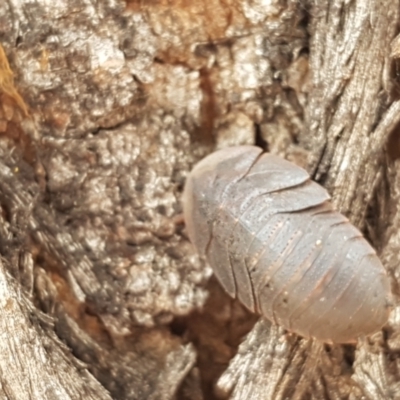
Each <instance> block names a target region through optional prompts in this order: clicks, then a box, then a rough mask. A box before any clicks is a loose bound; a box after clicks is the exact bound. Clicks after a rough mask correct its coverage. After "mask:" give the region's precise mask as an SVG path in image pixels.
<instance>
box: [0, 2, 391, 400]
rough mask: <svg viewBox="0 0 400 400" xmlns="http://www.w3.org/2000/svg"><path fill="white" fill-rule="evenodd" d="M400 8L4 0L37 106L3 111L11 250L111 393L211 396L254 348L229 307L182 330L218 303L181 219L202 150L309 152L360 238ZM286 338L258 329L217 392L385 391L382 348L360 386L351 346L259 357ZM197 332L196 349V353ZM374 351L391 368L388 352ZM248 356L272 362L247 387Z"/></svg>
mask: <svg viewBox="0 0 400 400" xmlns="http://www.w3.org/2000/svg"><path fill="white" fill-rule="evenodd" d="M398 9H399V8H398V4H397V2H389V1H385V2H383V3H382V2H377V1H373V2H368V4H367V3H365V2H363V1H361V0H360V1H355V2H350V3H349V2H339V3H335V4H334V6H333V7H331V8H330V7H328V2H327V1H325V2H323V3H318V4H317V5H315V7H312V8H310V5H309V4H308V3H305V2H298V1H297V0H296V1H294V0H293V1H291V0H289V1H285V0H273V1H267V0H256V1H250V0H228V1H219V0H209V1H207V2H202V1H196V2H179V1H177V2H166V1H165V2H164V1H162V0H159V1H152V2H146V1H131V2H129V4H125V3H124V2H122V1H111V0H101V1H94V0H83V1H68V2H49V1H45V0H29V1H28V0H5V1H2V2H0V43H1V44H2V45H3V46H4V48H5V51H6V54H7V57H8V59H9V61H10V64H11V68H12V70H13V71H14V73H15V82H16V86H17V89H18V91H19V93H21V95H22V97H23V98H24V100H25V101H26V103H27V104H28V106H29V109H30V116H29V117H28V118H25V117H24V116H23V115H22V113H20V112H18V109H17V107H16V106H15V105H14V107H13V106H12V102H11V103H10V102H7V101H6V100H5V98H4V96H2V97H1V101H0V106H1V107H0V131H1V140H0V142H1V146H0V148H1V154H0V175H1V179H0V204H1V207H2V209H1V213H0V216H1V218H2V224H1V227H0V235H1V240H0V252H1V255H2V256H3V257H4V258H6V259H7V261H11V262H8V263H7V264H6V265H7V268H8V269H9V272H11V273H12V274H13V275H14V276H15V277H17V278H18V279H19V282H21V283H22V285H23V288H24V291H25V292H26V293H25V295H26V296H27V297H30V298H31V299H32V300H33V301H35V304H37V305H38V306H40V307H41V308H42V309H43V310H44V311H46V312H47V313H48V314H50V315H51V316H53V317H54V323H55V327H56V331H57V333H58V335H59V336H60V337H61V338H62V339H63V340H64V341H65V342H66V343H67V344H68V345H69V346H70V347H71V349H72V351H73V354H74V355H75V356H77V357H78V358H81V359H83V360H85V362H86V363H87V368H88V369H89V371H90V372H92V373H93V375H94V376H95V377H96V379H98V380H99V381H100V382H101V384H102V385H104V386H105V387H106V388H107V389H108V390H110V391H111V392H112V397H113V398H115V399H137V398H143V399H147V398H162V399H169V398H172V397H173V396H174V395H175V394H176V396H177V397H179V396H181V397H182V398H185V397H184V396H185V394H184V393H191V395H190V396H191V397H189V398H201V396H202V393H201V392H200V379H202V380H204V379H205V378H204V377H205V376H206V374H207V373H208V372H209V371H212V373H213V374H214V375H213V376H212V377H211V378H210V379H209V381H208V383H209V384H210V386H211V385H212V384H213V383H214V382H215V381H216V379H217V378H218V374H219V373H220V371H221V368H220V367H221V365H222V366H224V365H225V364H224V363H225V362H226V360H227V359H228V360H229V358H230V357H232V355H233V354H234V352H235V344H234V343H235V340H231V339H232V338H231V336H233V337H239V336H240V337H241V336H242V335H243V331H241V329H240V327H239V326H238V325H235V321H243V320H244V319H245V317H244V315H245V313H244V312H243V311H242V312H241V317H240V318H242V319H240V318H239V319H238V317H237V315H235V311H234V310H235V309H236V308H235V307H230V306H229V304H230V303H229V302H228V300H226V299H225V300H221V304H223V305H222V306H221V307H218V308H217V307H213V299H210V302H211V303H210V304H211V305H210V307H209V308H208V310H209V311H208V312H209V313H210V314H212V318H211V317H210V314H196V315H197V316H196V318H197V319H196V318H194V319H193V320H191V319H190V318H189V319H186V317H185V316H186V315H187V314H188V313H190V312H195V313H196V312H197V311H196V310H198V308H199V307H201V306H202V304H203V303H204V301H205V299H206V297H207V287H206V281H207V279H208V277H209V276H210V269H209V268H208V267H207V266H206V265H205V263H204V262H202V261H200V260H199V258H198V257H197V255H196V254H195V251H194V250H193V249H192V247H191V246H190V245H189V243H188V241H187V238H186V237H185V233H184V229H183V225H182V224H181V223H180V221H179V219H180V213H181V206H180V196H181V191H182V186H183V183H184V180H185V177H186V175H187V174H188V172H189V170H190V169H191V167H192V165H193V164H194V162H195V161H197V160H198V159H200V158H201V157H203V156H204V155H205V154H208V153H209V152H211V151H213V150H214V149H215V148H222V147H225V146H228V145H237V144H244V143H247V144H249V143H254V142H255V141H257V142H258V143H259V144H261V145H263V146H264V147H265V148H268V149H269V150H270V151H271V152H273V153H277V154H280V155H284V156H286V157H287V158H289V159H291V160H294V161H296V162H298V163H299V164H301V165H303V166H304V165H305V163H306V162H305V160H306V156H307V153H306V152H305V151H304V150H303V148H302V147H300V146H299V145H298V143H299V141H300V142H301V143H306V144H307V145H308V149H309V151H310V154H311V158H312V168H313V169H314V170H315V171H317V175H318V176H319V177H320V178H321V180H323V181H326V182H327V184H328V187H329V188H330V189H332V188H333V194H334V201H335V203H336V204H338V205H339V207H340V208H341V209H342V210H343V211H346V212H347V211H349V210H350V209H351V215H352V220H353V221H356V222H360V223H359V225H362V221H364V216H365V208H364V207H361V205H362V206H364V200H363V199H365V204H366V203H367V202H369V200H370V199H371V196H372V194H371V196H370V192H371V190H370V188H371V187H372V186H375V185H376V184H377V182H378V181H379V176H381V175H379V171H380V172H382V171H381V170H380V169H379V168H377V165H378V164H379V161H380V160H381V158H380V155H382V143H384V141H385V138H386V137H387V134H388V132H389V131H390V130H391V129H392V128H393V126H394V124H395V123H396V121H397V120H396V118H397V117H396V116H397V115H398V114H399V113H398V112H397V108H396V107H398V104H397V105H396V103H393V104H394V106H393V107H392V108H389V111H388V112H387V113H386V114H385V117H383V118H382V115H383V114H384V112H385V110H386V109H387V107H388V106H389V105H390V101H391V100H390V98H389V97H388V96H387V93H389V89H390V87H391V81H390V75H389V74H388V71H390V69H389V66H390V61H389V59H388V54H389V52H390V51H389V50H388V51H387V52H386V50H385V49H386V48H388V47H389V42H390V40H391V39H392V37H393V36H394V33H395V32H394V30H395V26H396V23H397V11H398ZM327 10H330V13H328V14H327V15H325V14H324V13H325V12H328V11H327ZM343 10H346V11H343ZM382 10H384V12H382ZM343 15H344V16H347V15H348V18H347V17H346V18H344V19H342V18H341V16H343ZM319 22H321V23H319ZM325 26H327V29H326V30H325ZM354 26H358V27H360V30H358V31H354ZM371 26H372V27H373V29H370V27H371ZM358 33H360V34H358ZM350 39H351V40H350ZM309 41H310V42H311V64H310V66H311V67H310V68H309V62H308V53H309ZM347 44H348V46H349V47H346V46H347ZM352 49H353V50H354V51H352ZM339 50H340V51H339ZM341 50H343V51H341ZM343 54H344V56H343V58H340V59H339V58H335V57H341V55H343ZM386 55H387V56H386ZM310 74H311V79H309V78H310ZM369 79H371V80H369ZM348 83H350V84H351V85H350V86H349V88H350V89H346V88H347V86H346V85H347V84H348ZM364 87H365V88H366V90H365V91H364V89H363V88H364ZM371 88H372V89H371ZM353 89H354V90H353ZM355 89H357V90H355ZM343 93H344V94H345V96H344V97H343V98H342V97H341V96H342V94H343ZM352 94H354V95H353V96H352ZM309 96H311V97H309ZM309 99H311V100H309ZM342 99H344V100H345V101H343V102H342V101H341V100H342ZM359 100H360V101H361V103H360V102H359ZM353 102H354V103H353ZM309 103H310V104H311V105H312V107H311V108H310V106H309ZM360 104H361V105H362V107H361V106H360ZM331 110H338V111H339V112H338V113H337V114H334V115H333V116H332V114H331ZM359 110H361V112H359ZM305 116H306V126H307V129H303V127H304V118H305ZM353 120H356V121H357V123H354V124H352V123H351V121H353ZM371 132H372V134H370V133H371ZM366 137H368V138H369V139H368V144H367V145H365V146H364V144H365V143H366V142H365V141H366ZM324 149H326V151H324ZM335 149H336V150H335ZM360 149H363V152H362V157H361V158H360V157H359V153H360V151H359V150H360ZM343 152H344V153H345V157H344V158H343V157H342V155H343V154H344V153H343ZM377 155H378V156H377ZM320 159H321V160H322V163H321V165H320V167H319V160H320ZM342 160H345V161H346V162H347V164H346V162H343V163H342ZM349 160H350V161H349ZM349 162H350V164H351V165H353V164H352V163H353V162H354V163H355V164H354V168H353V167H352V168H351V171H350V172H351V173H348V174H346V171H345V169H344V167H343V166H346V165H349V164H348V163H349ZM328 166H329V167H328ZM364 166H365V168H364ZM360 173H361V175H363V174H364V175H363V176H361V175H360ZM325 174H327V175H325ZM337 177H338V181H337V185H336V186H335V182H336V178H337ZM343 188H345V193H344V192H343V190H344V189H343ZM355 194H356V200H357V201H356V203H355V206H354V208H353V207H350V205H351V201H350V200H351V199H352V197H353V196H354V195H355ZM378 235H379V232H378ZM18 260H25V261H23V262H22V261H21V262H20V263H18V262H17V261H18ZM29 260H30V261H29ZM34 278H35V279H34ZM221 296H222V294H221ZM394 315H397V314H394ZM207 319H209V320H210V321H226V322H225V323H224V326H229V327H230V328H229V332H228V333H226V332H225V331H224V332H225V333H224V335H225V336H224V335H222V334H221V332H222V331H221V329H222V328H221V326H220V325H218V324H215V323H213V322H211V323H210V326H211V327H212V329H210V332H208V330H207V329H208V328H207V329H206V328H204V330H201V329H202V328H200V325H201V324H199V323H198V322H194V323H193V325H191V323H192V322H190V321H199V320H201V321H203V320H207ZM394 326H395V325H394ZM213 329H214V330H213ZM188 331H189V333H188ZM20 332H21V333H20V334H21V335H22V336H21V337H25V335H26V334H27V333H26V332H25V331H23V330H20ZM274 332H275V331H269V327H268V326H266V325H265V324H264V323H262V322H260V323H259V324H258V325H257V328H255V330H254V331H253V332H252V333H251V334H250V336H249V337H248V338H247V340H246V341H245V342H244V343H243V346H242V347H241V350H240V352H239V353H238V355H237V356H236V358H235V359H234V360H233V361H232V364H231V367H230V368H229V369H228V370H227V375H224V376H223V377H222V378H221V379H222V380H224V379H225V382H227V381H228V383H227V384H226V385H225V386H224V387H225V388H228V387H229V388H234V391H233V392H232V394H231V397H232V398H240V396H239V397H237V396H238V394H239V393H244V392H243V391H246V390H247V389H248V384H249V383H251V381H254V382H261V383H260V385H257V386H252V387H251V388H250V389H249V390H248V391H247V392H246V397H247V398H249V399H250V398H257V396H264V397H265V398H274V399H279V398H284V395H286V394H288V393H289V395H291V393H293V392H291V390H292V389H293V388H294V389H296V387H298V388H299V389H298V390H299V391H298V392H297V393H300V394H296V393H295V394H294V395H293V396H292V398H294V399H296V398H301V396H303V395H304V396H309V397H308V398H318V399H321V398H332V397H335V398H346V396H347V398H351V396H353V398H360V396H358V395H360V393H364V394H365V396H367V394H366V393H378V391H377V392H373V391H371V390H370V388H372V387H378V388H382V387H384V386H385V380H384V379H383V378H382V374H383V375H384V374H385V372H383V370H381V369H379V368H380V367H378V369H376V368H377V367H376V365H377V364H376V363H373V362H371V360H373V359H374V358H373V357H372V355H371V356H370V355H369V354H370V353H371V352H370V349H369V348H367V347H360V353H356V354H361V349H367V350H365V352H364V353H362V354H363V357H361V356H360V358H359V359H357V360H360V363H358V362H359V361H357V362H356V363H355V366H356V367H355V368H356V375H357V377H356V378H355V379H351V378H350V377H351V375H352V373H353V370H352V366H351V356H348V354H347V353H346V351H344V350H343V349H342V348H333V349H331V351H330V352H328V351H326V356H324V357H322V358H316V357H315V355H316V354H319V353H318V352H317V350H316V349H317V348H318V346H316V345H315V344H310V343H308V342H304V343H303V342H300V343H303V344H298V343H299V342H297V341H296V340H294V339H293V342H291V343H293V347H290V346H289V347H287V346H286V347H285V348H286V349H287V350H288V351H286V350H285V351H283V352H281V353H279V354H280V355H281V356H282V359H281V360H280V361H279V359H278V353H277V352H276V351H275V350H273V352H272V354H273V355H272V356H271V357H272V360H270V361H271V362H272V364H271V363H270V361H268V360H267V361H266V363H265V364H263V360H264V358H263V354H264V353H265V352H264V350H265V348H263V346H264V345H263V343H264V344H265V343H270V345H268V346H269V348H271V349H275V348H276V346H278V347H279V345H278V344H276V343H281V342H279V341H283V342H285V341H286V340H287V339H286V338H285V337H282V336H279V334H280V333H279V332H275V333H274ZM193 333H196V334H197V335H198V336H197V338H198V340H197V341H195V340H194V339H193V343H194V344H195V345H196V346H197V348H196V349H195V348H194V347H193V346H192V345H191V344H190V343H188V342H187V341H188V340H189V339H188V338H191V337H192V336H191V335H192V334H193ZM291 340H292V339H291ZM277 341H278V342H277ZM202 343H207V345H208V346H209V347H208V348H207V351H205V352H204V353H202V352H203V350H204V347H202ZM251 343H259V350H257V349H255V348H254V347H252V345H251ZM374 343H378V344H377V345H376V347H375V348H374V351H375V353H374V354H377V357H378V358H379V359H380V360H381V363H380V364H379V366H382V365H385V360H386V358H385V356H384V354H385V353H384V349H385V343H386V342H382V343H381V342H379V341H378V342H374ZM10 346H11V344H10ZM51 346H54V347H55V349H56V350H54V351H57V349H58V348H59V347H60V342H59V341H58V342H57V341H55V342H54V344H52V345H51ZM51 346H50V348H51ZM299 346H300V347H299ZM395 346H396V345H395V344H393V348H395ZM6 347H7V346H6ZM196 351H197V352H198V355H201V356H202V357H203V358H202V359H203V360H204V359H207V357H208V359H209V360H213V361H212V362H214V364H207V363H204V364H202V366H201V368H200V372H199V374H196V373H195V372H193V371H196V370H195V369H192V371H191V372H189V370H190V369H191V368H192V366H193V365H194V364H193V363H194V362H195V356H196ZM318 351H319V350H318ZM363 351H364V350H363ZM393 354H394V353H393ZM244 355H246V357H248V360H249V361H250V364H246V365H249V367H248V368H250V369H251V366H252V365H254V366H255V365H264V366H265V368H264V367H263V368H259V369H258V370H253V373H254V374H253V375H248V377H249V379H250V377H251V379H250V380H249V379H247V378H246V373H244V372H242V373H241V374H237V373H236V372H235V371H237V370H236V367H237V366H238V365H245V363H243V362H242V360H243V358H242V357H243V356H244ZM303 355H304V357H305V358H307V359H309V360H311V361H310V362H309V363H306V364H305V365H303V364H302V362H301V360H303V358H302V357H303ZM39 356H40V353H34V354H31V356H30V358H33V359H35V357H39ZM357 357H358V356H357ZM221 360H223V362H222V363H221ZM296 360H297V361H296ZM299 360H300V361H299ZM349 360H350V361H349ZM210 363H211V361H210ZM357 363H358V364H357ZM172 364H173V367H171V365H172ZM292 364H293V366H295V367H296V368H293V369H291V368H289V369H288V368H287V365H292ZM30 365H32V366H33V365H36V364H35V363H34V362H32V363H31V364H30ZM215 365H218V368H215V369H214V367H215ZM270 365H273V366H275V367H274V368H270ZM58 366H59V368H60V369H62V365H61V364H60V363H58ZM132 366H134V367H132ZM302 367H303V368H302ZM79 368H81V367H79ZM79 368H78V367H76V369H77V370H78V371H79ZM82 368H84V367H82ZM55 370H56V368H55ZM46 371H47V370H46V369H43V373H42V376H41V378H42V379H43V381H45V382H49V381H51V379H52V374H51V372H52V371H50V372H49V371H47V372H48V373H47V372H46ZM214 371H219V372H214ZM241 371H242V370H241ZM285 371H286V372H287V373H285ZM272 372H273V374H272V375H270V373H272ZM17 373H18V372H17ZM74 374H75V372H71V375H70V379H71V380H73V379H74V376H75V375H74ZM185 377H187V378H185ZM265 377H270V378H269V380H264V378H265ZM280 377H283V378H280ZM355 380H357V382H358V384H356V383H355ZM63 382H64V383H65V381H63ZM76 382H77V384H78V386H79V385H81V381H79V379H77V380H76ZM299 382H300V384H299V385H298V386H296V385H297V384H298V383H299ZM388 382H389V381H388ZM390 382H391V381H390ZM390 382H389V383H390ZM17 383H18V382H17V381H14V384H17ZM65 384H67V383H65ZM266 385H269V386H268V390H264V389H265V387H266ZM367 386H368V389H367ZM80 387H83V386H80ZM180 387H181V388H182V391H180V390H179V388H180ZM363 387H365V388H366V389H365V390H364V389H362V391H361V389H359V388H363ZM261 388H263V390H264V391H262V390H261ZM101 390H102V389H99V392H98V393H101ZM382 390H383V389H382ZM221 391H222V392H223V391H224V390H222V389H221ZM10 393H11V392H10ZM276 393H280V394H279V395H276ZM349 393H350V394H349ZM379 393H383V392H379ZM281 394H282V395H281ZM211 396H212V395H211V394H210V393H206V394H204V397H205V398H207V399H208V398H211ZM235 396H236V397H235ZM313 396H314V397H313ZM379 396H380V397H379ZM379 396H378V397H376V398H382V399H383V398H385V397H384V396H382V395H381V394H379ZM9 397H11V396H9ZM98 397H99V398H101V396H100V394H99V396H98ZM20 398H21V397H20ZM59 398H68V397H66V396H64V397H61V395H60V397H59ZM187 398H188V397H187V396H186V399H187ZM258 398H260V397H258Z"/></svg>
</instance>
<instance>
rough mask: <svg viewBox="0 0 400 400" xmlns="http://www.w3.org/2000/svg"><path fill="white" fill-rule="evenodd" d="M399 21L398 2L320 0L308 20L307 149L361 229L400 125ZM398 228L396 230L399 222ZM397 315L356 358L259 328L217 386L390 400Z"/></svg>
mask: <svg viewBox="0 0 400 400" xmlns="http://www.w3.org/2000/svg"><path fill="white" fill-rule="evenodd" d="M398 14H399V3H398V2H391V1H386V2H379V1H373V2H363V1H353V2H344V1H335V2H328V1H325V2H324V1H321V2H318V1H317V2H314V3H313V7H312V8H311V11H310V16H311V24H310V34H311V43H310V75H311V83H310V92H309V97H308V103H307V105H306V124H305V127H304V134H303V136H302V138H303V140H302V141H303V143H304V144H305V145H306V146H307V148H308V150H309V152H310V157H309V158H310V164H309V167H310V171H311V172H312V173H313V174H314V177H315V178H316V179H317V180H319V181H320V182H323V183H324V185H325V186H326V187H327V189H328V190H329V191H330V193H331V194H332V197H333V202H334V204H335V205H336V206H337V207H338V208H339V209H340V210H341V211H342V212H345V213H346V214H347V215H348V216H349V217H350V219H351V220H352V221H353V222H354V223H355V224H357V225H358V226H360V227H363V226H364V224H365V217H366V212H367V208H368V206H369V205H370V204H371V200H372V199H373V197H374V196H375V195H376V190H377V188H379V183H380V181H381V180H382V175H383V172H384V168H385V165H386V163H385V162H384V160H385V151H386V143H387V140H388V137H389V135H390V134H391V133H392V132H393V130H394V129H395V128H396V126H397V124H398V123H399V120H400V112H399V111H400V103H399V101H398V100H397V99H396V98H395V97H393V96H392V92H391V89H392V87H393V84H394V82H393V77H392V76H391V72H390V71H391V58H390V45H391V42H392V40H393V38H394V37H395V35H396V33H397V32H396V30H397V25H398ZM392 185H394V187H396V183H395V182H392ZM395 191H396V190H395ZM397 191H398V189H397ZM396 198H397V197H396ZM391 204H393V203H392V202H391ZM391 211H392V214H391V215H392V218H393V215H396V216H397V215H398V214H397V213H396V212H395V213H394V214H393V205H392V206H391ZM387 217H388V214H382V216H381V218H387ZM378 218H379V217H378ZM381 223H383V224H384V221H381ZM375 229H376V230H377V226H375ZM393 229H396V230H398V225H397V224H396V223H395V224H394V227H393ZM388 236H389V239H387V240H389V242H390V243H391V246H390V247H385V246H383V251H382V254H383V261H384V262H385V261H386V260H387V259H388V258H389V259H391V260H392V268H393V269H394V271H395V273H394V274H393V275H395V276H398V272H397V271H398V267H397V265H396V266H393V262H394V259H396V260H397V257H395V256H394V253H392V252H393V251H394V252H396V254H398V249H399V245H398V243H399V241H398V237H397V236H398V235H397V234H394V232H393V231H392V232H391V233H388ZM390 238H392V239H390ZM377 244H378V243H377ZM386 267H390V264H387V265H386ZM394 286H396V285H394ZM396 315H397V313H396V311H394V312H393V316H392V318H391V320H390V322H389V326H388V327H387V328H385V330H384V332H383V333H377V334H376V335H374V336H373V337H371V338H368V339H360V341H359V343H358V345H357V347H356V351H355V352H354V350H355V349H354V347H351V346H344V347H342V346H322V345H321V344H319V343H317V342H313V341H306V340H303V339H300V340H299V339H296V338H292V337H291V336H287V335H286V336H285V335H284V334H283V332H282V331H280V330H279V329H278V328H277V327H274V326H272V327H271V326H270V324H269V323H268V322H266V321H260V322H259V323H258V324H257V325H256V327H255V328H254V329H253V331H252V332H251V333H250V334H249V335H248V336H247V338H246V340H245V341H244V342H243V343H242V345H241V346H240V348H239V352H238V354H237V355H236V356H235V357H234V359H233V361H232V362H231V364H230V366H229V368H228V369H227V371H226V372H225V373H224V374H223V375H222V377H221V378H220V380H219V382H218V385H217V387H218V389H219V390H220V391H221V392H222V393H224V394H225V395H227V394H228V393H230V397H229V398H230V399H241V398H244V397H246V398H249V399H259V398H263V399H284V398H291V399H304V398H307V399H308V398H310V399H325V398H349V397H350V398H361V397H363V396H365V397H366V398H371V399H382V400H383V399H388V398H392V396H393V395H394V393H397V392H396V390H398V384H397V383H396V380H398V379H397V378H396V373H395V372H394V370H393V361H391V358H390V356H387V355H386V353H387V349H388V346H389V348H391V349H392V350H394V348H395V346H396V345H397V342H398V339H397V336H398V335H397V334H396V333H395V332H396V329H397V328H398V326H399V324H398V321H397V320H398V318H397V316H396ZM387 332H392V333H391V334H389V337H388V336H387ZM395 344H396V345H395ZM299 360H301V361H299ZM293 367H294V368H293ZM261 387H263V388H267V389H266V391H265V390H264V391H262V390H261V389H260V388H261Z"/></svg>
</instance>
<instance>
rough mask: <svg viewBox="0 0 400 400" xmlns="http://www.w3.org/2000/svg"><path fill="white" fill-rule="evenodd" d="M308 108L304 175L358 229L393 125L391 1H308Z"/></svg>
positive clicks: (394, 9)
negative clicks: (307, 170)
mask: <svg viewBox="0 0 400 400" xmlns="http://www.w3.org/2000/svg"><path fill="white" fill-rule="evenodd" d="M312 15H313V16H314V17H313V18H312V22H311V28H310V31H311V47H310V68H311V86H312V87H311V91H310V95H309V103H308V105H307V113H306V115H307V117H306V127H305V129H306V130H307V133H308V136H307V138H308V140H309V142H308V147H309V148H310V149H311V150H312V151H311V153H312V156H311V159H310V170H311V171H312V173H313V174H314V176H315V178H316V179H317V180H319V181H322V182H323V183H324V184H325V185H326V187H327V189H328V190H329V191H330V193H331V194H332V196H333V201H334V204H335V205H336V206H337V207H338V208H339V209H340V210H341V211H343V212H345V213H348V214H349V216H350V219H351V220H352V222H354V223H355V224H356V225H358V226H361V225H363V220H364V218H365V213H366V208H367V206H368V204H369V202H370V200H371V198H372V194H373V191H374V188H375V187H376V181H377V176H378V174H379V169H380V164H381V163H382V160H383V159H382V157H383V152H384V145H385V143H386V142H387V139H388V136H389V134H390V133H391V132H392V130H393V128H394V126H395V125H396V124H397V123H398V122H399V118H400V116H399V115H400V114H399V113H398V104H397V100H396V99H395V98H393V94H392V88H393V76H392V74H391V71H392V59H391V47H390V46H391V42H392V41H393V39H394V37H395V35H396V33H397V32H396V29H397V25H398V18H399V3H398V2H397V1H394V2H393V1H384V2H379V1H372V2H362V1H354V2H350V3H346V2H344V1H343V2H342V1H335V2H323V1H320V2H315V4H314V6H313V10H312Z"/></svg>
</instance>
